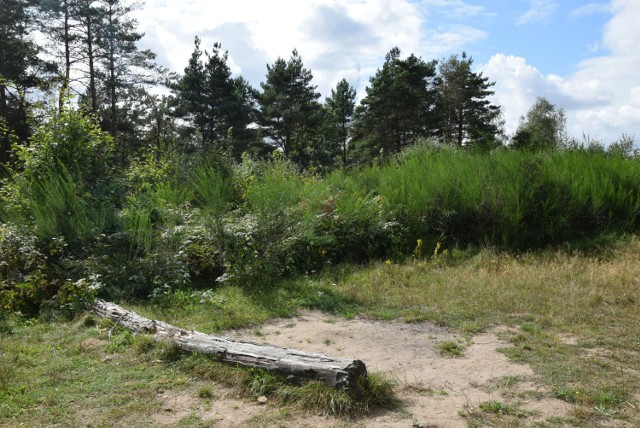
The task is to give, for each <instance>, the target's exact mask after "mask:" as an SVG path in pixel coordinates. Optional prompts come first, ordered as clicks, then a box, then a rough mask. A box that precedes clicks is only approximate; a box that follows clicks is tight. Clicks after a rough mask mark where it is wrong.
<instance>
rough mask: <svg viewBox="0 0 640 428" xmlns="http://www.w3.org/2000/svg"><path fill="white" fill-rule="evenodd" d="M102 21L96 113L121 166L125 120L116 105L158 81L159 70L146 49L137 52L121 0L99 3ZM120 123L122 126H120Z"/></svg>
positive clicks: (135, 38)
mask: <svg viewBox="0 0 640 428" xmlns="http://www.w3.org/2000/svg"><path fill="white" fill-rule="evenodd" d="M102 4H103V11H104V12H103V15H102V16H104V21H103V22H102V25H100V26H99V29H100V31H101V35H100V36H98V37H104V39H105V40H106V54H105V55H104V56H103V57H101V58H99V61H98V63H99V65H100V66H101V67H102V69H103V70H104V72H105V77H104V80H103V81H102V84H103V85H104V89H103V91H102V94H103V97H104V106H105V108H103V109H102V112H100V115H101V121H102V123H103V127H104V128H105V129H107V130H108V131H109V133H110V134H111V136H112V137H113V138H114V140H115V142H116V156H117V158H118V161H119V163H120V164H121V165H124V164H126V160H127V147H126V145H125V143H124V140H123V139H121V138H119V137H118V131H119V128H120V126H121V125H124V119H126V118H125V117H122V116H121V115H119V108H118V103H119V102H121V101H123V100H125V99H126V96H127V95H129V94H134V93H135V92H136V90H137V88H144V87H145V86H146V85H152V84H154V83H156V82H157V81H158V78H159V74H160V69H159V67H158V66H157V65H156V64H155V62H154V60H155V57H156V55H155V54H154V53H153V52H151V51H150V50H139V49H138V47H137V44H136V43H137V42H138V41H139V40H140V39H141V38H142V37H143V34H142V33H139V32H137V31H136V26H137V21H135V20H134V19H131V18H130V17H129V15H130V13H131V12H132V11H133V10H134V8H133V7H132V6H127V5H125V4H124V2H123V1H122V0H103V2H102ZM121 122H122V123H121Z"/></svg>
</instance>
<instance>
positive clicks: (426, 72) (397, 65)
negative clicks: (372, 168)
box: [354, 47, 435, 159]
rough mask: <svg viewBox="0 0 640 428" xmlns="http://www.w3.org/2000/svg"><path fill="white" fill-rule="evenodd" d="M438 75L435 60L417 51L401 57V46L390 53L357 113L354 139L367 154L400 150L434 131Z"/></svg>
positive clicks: (371, 79)
mask: <svg viewBox="0 0 640 428" xmlns="http://www.w3.org/2000/svg"><path fill="white" fill-rule="evenodd" d="M434 77H435V61H432V62H428V63H427V62H424V61H423V60H422V59H421V58H418V57H416V56H415V55H413V54H412V55H410V56H409V57H408V58H406V59H404V60H403V59H400V49H398V48H397V47H395V48H393V49H391V51H389V53H387V55H386V57H385V62H384V64H383V66H382V68H381V69H379V70H378V71H377V73H376V74H375V75H374V76H373V77H371V78H370V80H369V82H370V85H369V86H368V87H367V88H366V92H367V95H366V97H365V98H363V99H362V101H361V103H360V105H359V106H358V107H357V109H356V113H355V123H354V140H355V142H356V144H357V145H358V149H359V150H360V152H361V155H362V157H363V158H365V159H366V158H372V157H375V156H377V155H378V154H379V153H382V154H383V155H388V154H391V153H397V152H399V151H400V150H402V148H403V147H406V146H408V145H411V144H413V143H414V142H415V141H416V140H417V139H418V138H420V137H424V136H427V135H429V134H430V133H431V132H432V129H433V127H434V126H435V125H434V115H433V108H434V102H435V91H434V87H433V85H434Z"/></svg>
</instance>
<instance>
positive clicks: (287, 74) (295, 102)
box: [258, 49, 322, 167]
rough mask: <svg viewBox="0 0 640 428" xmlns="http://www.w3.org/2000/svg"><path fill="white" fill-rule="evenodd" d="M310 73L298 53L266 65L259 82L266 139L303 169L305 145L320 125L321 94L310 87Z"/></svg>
mask: <svg viewBox="0 0 640 428" xmlns="http://www.w3.org/2000/svg"><path fill="white" fill-rule="evenodd" d="M312 80H313V74H312V73H311V71H310V70H308V69H306V68H305V67H304V64H303V63H302V58H301V57H300V55H299V54H298V51H297V50H295V49H294V50H293V52H292V54H291V58H289V60H288V61H285V60H284V59H282V58H278V59H277V60H276V61H275V62H274V63H273V64H271V65H267V79H266V81H265V82H262V83H261V84H260V86H261V87H262V93H261V94H260V95H259V96H258V102H259V104H260V108H261V110H260V115H259V123H260V125H261V126H262V129H263V130H264V131H265V133H266V135H267V137H268V138H269V139H270V140H271V141H272V142H273V144H275V145H276V147H278V148H280V149H281V150H282V151H283V153H284V154H285V156H287V157H288V158H290V159H292V160H293V161H294V162H297V163H298V164H300V166H302V167H304V166H306V164H307V163H308V155H307V152H308V150H307V148H308V147H307V146H308V145H309V144H310V140H311V139H312V138H313V137H315V136H316V133H317V132H318V129H319V127H320V125H321V119H322V117H321V108H320V103H318V98H320V94H319V93H318V92H317V91H316V86H314V85H312V84H311V81H312Z"/></svg>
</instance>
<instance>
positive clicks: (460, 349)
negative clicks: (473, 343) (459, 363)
mask: <svg viewBox="0 0 640 428" xmlns="http://www.w3.org/2000/svg"><path fill="white" fill-rule="evenodd" d="M438 351H439V352H440V355H443V356H445V357H454V358H455V357H462V356H463V355H464V345H461V344H460V343H459V342H456V341H453V340H446V341H444V342H440V343H439V344H438Z"/></svg>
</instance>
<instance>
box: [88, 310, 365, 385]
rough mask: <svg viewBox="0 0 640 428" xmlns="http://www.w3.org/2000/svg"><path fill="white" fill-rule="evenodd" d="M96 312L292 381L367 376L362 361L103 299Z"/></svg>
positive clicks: (348, 381) (352, 381) (341, 381)
mask: <svg viewBox="0 0 640 428" xmlns="http://www.w3.org/2000/svg"><path fill="white" fill-rule="evenodd" d="M93 312H95V313H96V314H97V315H99V316H101V317H103V318H109V319H111V320H113V321H114V322H116V324H117V325H120V326H122V327H124V328H127V329H129V330H131V331H132V332H134V333H144V334H151V335H153V339H154V340H155V341H165V342H170V343H173V344H175V345H176V346H177V347H178V348H180V349H182V350H183V351H186V352H198V353H202V354H207V355H213V356H215V357H216V358H217V359H218V360H219V361H221V362H225V363H232V364H238V365H241V366H245V367H253V368H260V369H264V370H268V371H271V372H274V373H276V374H278V375H280V376H283V377H285V378H286V379H287V380H288V381H290V382H292V383H297V384H300V383H304V382H307V381H311V380H315V381H321V382H324V384H325V385H327V386H329V387H334V388H347V389H349V388H351V387H354V386H355V385H356V384H357V381H358V379H360V378H362V377H366V376H367V369H366V366H365V364H364V363H363V362H362V361H360V360H348V359H343V358H337V357H331V356H328V355H324V354H314V353H309V352H303V351H297V350H294V349H288V348H280V347H277V346H271V345H266V344H259V343H254V342H243V341H239V340H236V339H233V338H231V337H218V336H213V335H208V334H204V333H200V332H197V331H193V330H191V331H188V330H183V329H181V328H178V327H175V326H172V325H170V324H167V323H165V322H162V321H156V320H150V319H147V318H144V317H142V316H140V315H138V314H136V313H135V312H131V311H128V310H126V309H124V308H122V307H120V306H118V305H115V304H113V303H109V302H106V301H104V300H100V299H98V300H96V301H95V302H94V304H93Z"/></svg>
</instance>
